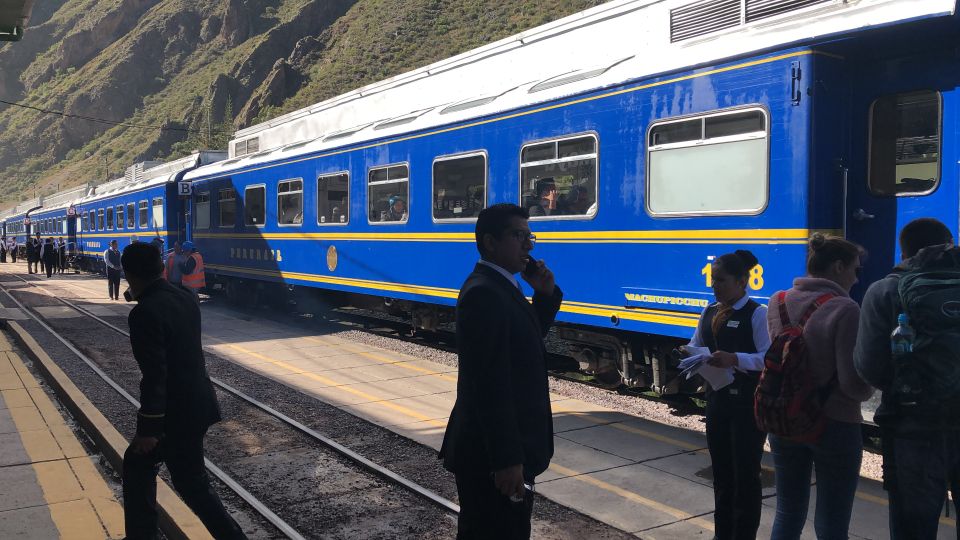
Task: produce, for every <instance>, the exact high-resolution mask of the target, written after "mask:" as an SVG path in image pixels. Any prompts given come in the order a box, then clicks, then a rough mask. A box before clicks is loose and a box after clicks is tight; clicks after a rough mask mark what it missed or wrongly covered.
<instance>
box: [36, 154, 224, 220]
mask: <svg viewBox="0 0 960 540" xmlns="http://www.w3.org/2000/svg"><path fill="white" fill-rule="evenodd" d="M226 157H227V153H226V151H223V150H203V151H201V152H196V153H194V154H191V155H189V156H187V157H184V158H180V159H177V160H174V161H170V162H167V163H161V162H157V161H146V162H143V163H137V164H136V165H133V166H131V167H129V168H128V169H127V171H126V173H125V174H124V176H123V178H117V179H115V180H111V181H109V182H104V183H103V184H100V185H98V186H96V187H94V188H93V189H92V190H91V193H90V194H88V195H85V196H81V197H77V198H74V199H72V200H69V201H67V203H66V204H67V205H69V204H75V205H83V204H90V203H95V202H97V201H99V200H101V199H105V198H107V197H114V196H117V195H122V194H124V193H132V192H135V191H142V190H144V189H147V188H151V187H154V186H158V185H162V184H166V183H168V182H174V181H176V179H177V175H179V174H180V173H181V172H183V171H184V170H187V169H193V168H195V167H199V166H203V165H208V164H210V163H215V162H217V161H220V160H223V159H225V158H226ZM44 209H46V207H45V208H44Z"/></svg>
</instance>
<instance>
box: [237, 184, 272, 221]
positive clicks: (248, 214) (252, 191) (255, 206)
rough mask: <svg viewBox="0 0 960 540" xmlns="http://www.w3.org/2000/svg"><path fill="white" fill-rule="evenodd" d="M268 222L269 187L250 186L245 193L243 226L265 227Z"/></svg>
mask: <svg viewBox="0 0 960 540" xmlns="http://www.w3.org/2000/svg"><path fill="white" fill-rule="evenodd" d="M266 220H267V186H263V185H260V186H250V187H248V188H247V189H245V190H244V192H243V224H244V225H247V226H253V227H263V223H264V222H265V221H266Z"/></svg>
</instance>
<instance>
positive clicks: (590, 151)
mask: <svg viewBox="0 0 960 540" xmlns="http://www.w3.org/2000/svg"><path fill="white" fill-rule="evenodd" d="M598 188H599V186H598V185H597V137H596V136H595V135H580V136H576V137H566V138H563V139H556V140H552V141H547V142H538V143H534V144H529V145H526V146H524V147H523V148H522V149H521V150H520V204H521V206H523V207H524V208H526V209H527V210H528V211H529V212H530V218H531V219H558V218H559V219H569V218H574V219H576V218H584V217H586V218H592V217H593V216H595V215H596V214H597V193H598Z"/></svg>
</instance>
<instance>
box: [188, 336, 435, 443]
mask: <svg viewBox="0 0 960 540" xmlns="http://www.w3.org/2000/svg"><path fill="white" fill-rule="evenodd" d="M205 337H207V339H210V340H212V341H216V342H218V343H220V344H221V345H226V346H227V347H230V348H231V349H234V350H235V351H238V352H241V353H243V354H247V355H250V356H253V357H254V358H259V359H261V360H263V361H264V362H267V363H269V364H272V365H274V366H277V367H279V368H283V369H286V370H287V371H289V372H290V373H291V374H295V375H301V376H303V377H306V378H308V379H313V380H315V381H317V382H319V383H321V384H324V385H326V386H329V387H331V388H336V389H338V390H342V391H344V392H348V393H351V394H353V395H355V396H357V397H362V398H364V399H366V400H367V401H368V402H369V403H375V404H377V405H382V406H384V407H387V408H389V409H393V410H394V411H397V412H399V413H401V414H405V415H407V416H409V417H411V418H416V419H417V420H419V421H423V422H430V423H432V424H435V425H438V426H440V427H446V425H447V423H446V422H445V421H442V420H437V419H435V418H431V417H429V416H427V415H425V414H421V413H419V412H417V411H415V410H413V409H411V408H409V407H404V406H403V405H397V404H396V403H392V402H391V401H390V400H386V399H383V398H381V397H379V396H375V395H373V394H368V393H367V392H364V391H362V390H357V389H356V388H352V387H351V386H350V385H346V384H340V383H337V382H336V381H334V380H332V379H328V378H326V377H323V376H321V375H317V374H316V373H311V372H309V371H304V370H302V369H300V368H298V367H296V366H293V365H291V364H288V363H286V362H284V361H282V360H276V359H273V358H270V357H269V356H266V355H263V354H260V353H257V352H254V351H251V350H249V349H246V348H244V347H241V346H240V345H234V344H233V343H229V342H226V341H224V340H222V339H219V338H215V337H213V336H209V335H205ZM351 384H356V383H351Z"/></svg>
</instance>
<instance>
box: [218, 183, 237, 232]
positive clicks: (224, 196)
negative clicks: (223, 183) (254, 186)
mask: <svg viewBox="0 0 960 540" xmlns="http://www.w3.org/2000/svg"><path fill="white" fill-rule="evenodd" d="M217 207H218V208H219V209H220V226H221V227H233V226H234V225H235V224H236V223H237V191H236V190H235V189H233V188H229V189H221V190H220V191H219V192H218V193H217Z"/></svg>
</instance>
